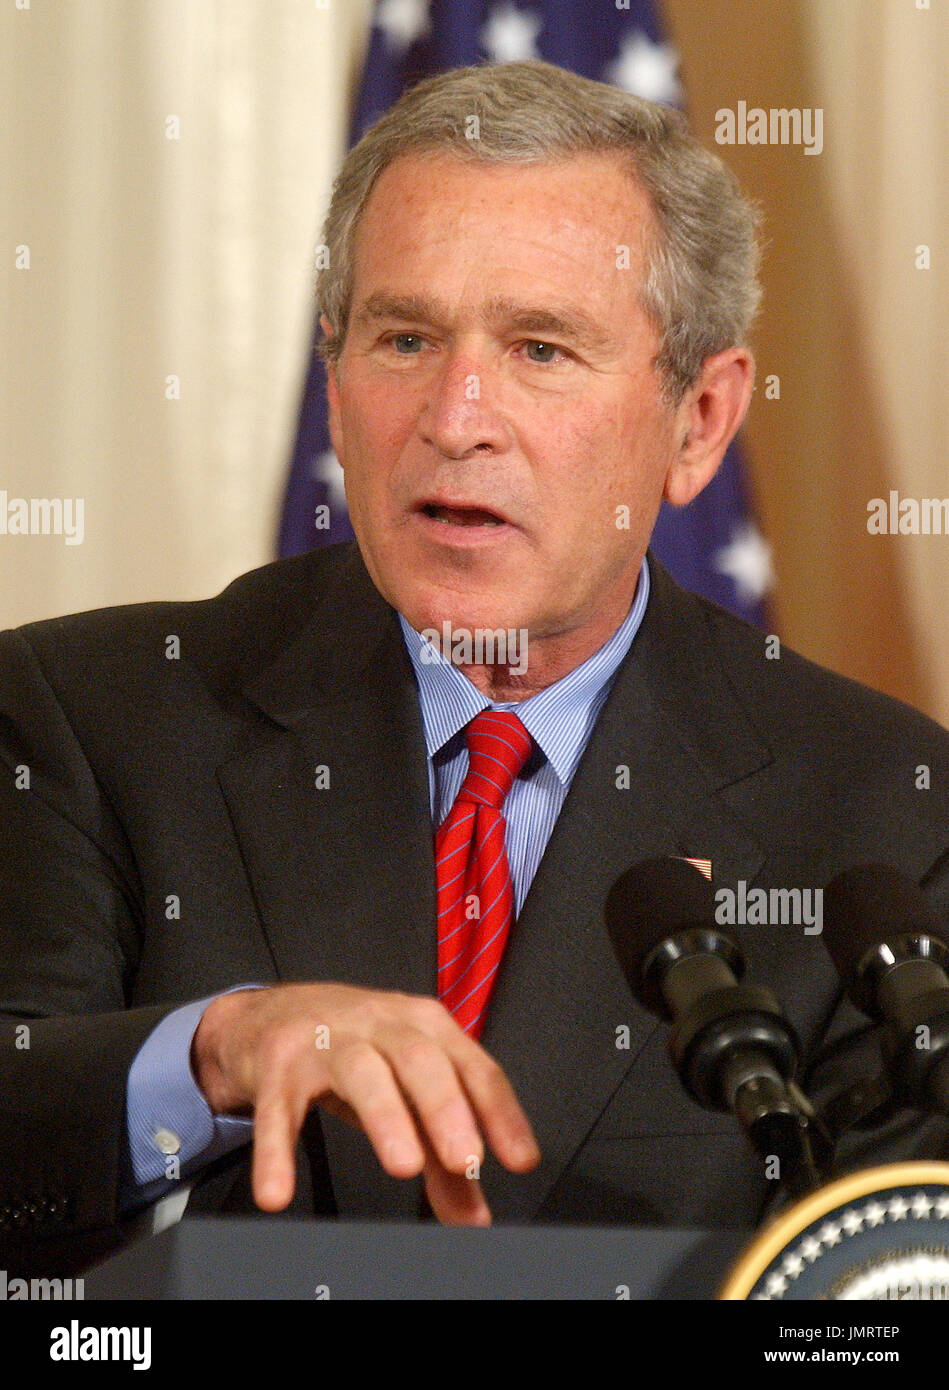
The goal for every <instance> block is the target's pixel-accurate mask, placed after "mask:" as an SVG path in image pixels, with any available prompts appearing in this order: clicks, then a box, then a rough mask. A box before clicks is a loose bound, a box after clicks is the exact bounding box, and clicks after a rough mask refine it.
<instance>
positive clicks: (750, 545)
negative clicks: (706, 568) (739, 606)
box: [714, 522, 774, 603]
mask: <svg viewBox="0 0 949 1390" xmlns="http://www.w3.org/2000/svg"><path fill="white" fill-rule="evenodd" d="M714 563H715V568H716V569H717V570H718V572H719V573H720V574H727V575H728V577H729V578H730V579H732V580H733V581H734V584H735V591H736V593H737V594H738V597H739V599H741V600H742V602H744V603H757V602H758V600H759V599H762V598H764V596H765V594H766V593H767V592H768V590H769V589H770V588H771V586H772V584H773V583H774V569H773V567H772V564H771V547H770V546H769V545H768V543H767V541H766V540H765V538H764V537H763V536H762V534H761V532H760V531H759V530H758V528H757V526H754V525H752V524H751V523H750V522H743V523H742V524H741V525H740V526H738V527H736V528H735V530H734V531H732V534H731V540H730V541H729V543H728V545H726V546H724V547H723V549H721V550H717V551H716V552H715V556H714Z"/></svg>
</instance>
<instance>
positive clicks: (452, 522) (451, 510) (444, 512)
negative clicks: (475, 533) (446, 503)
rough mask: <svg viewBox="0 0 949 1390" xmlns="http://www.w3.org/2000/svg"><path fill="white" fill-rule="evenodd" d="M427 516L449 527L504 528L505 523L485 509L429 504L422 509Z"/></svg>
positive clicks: (494, 513)
mask: <svg viewBox="0 0 949 1390" xmlns="http://www.w3.org/2000/svg"><path fill="white" fill-rule="evenodd" d="M421 510H422V512H423V513H424V514H425V516H429V517H431V518H432V520H433V521H442V522H444V523H445V524H446V525H448V526H504V525H505V521H504V518H503V517H502V516H498V514H497V512H491V511H488V510H487V509H486V508H484V507H440V506H436V504H435V503H434V502H427V503H426V504H425V505H424V506H423V507H422V508H421Z"/></svg>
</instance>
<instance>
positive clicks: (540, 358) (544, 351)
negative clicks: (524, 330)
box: [527, 338, 563, 362]
mask: <svg viewBox="0 0 949 1390" xmlns="http://www.w3.org/2000/svg"><path fill="white" fill-rule="evenodd" d="M535 348H536V349H537V351H536V352H533V351H532V350H533V349H535ZM562 351H563V349H562V348H559V347H557V346H556V344H555V343H544V342H541V341H540V339H538V338H535V339H533V340H532V341H531V342H529V343H528V344H527V353H528V356H529V357H530V360H531V361H532V362H552V361H553V360H554V356H553V355H554V353H555V352H562Z"/></svg>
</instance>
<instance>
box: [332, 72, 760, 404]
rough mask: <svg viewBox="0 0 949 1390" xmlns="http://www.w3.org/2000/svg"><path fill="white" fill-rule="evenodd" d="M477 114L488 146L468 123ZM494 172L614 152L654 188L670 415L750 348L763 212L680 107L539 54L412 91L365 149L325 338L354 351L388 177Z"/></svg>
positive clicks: (648, 295)
mask: <svg viewBox="0 0 949 1390" xmlns="http://www.w3.org/2000/svg"><path fill="white" fill-rule="evenodd" d="M472 116H477V118H478V132H477V133H478V138H477V139H472V138H470V127H469V126H468V125H467V123H468V122H470V120H471V117H472ZM432 153H447V154H451V155H454V156H456V157H457V158H459V159H467V160H471V161H473V162H476V163H481V164H538V163H545V162H551V161H555V160H562V159H565V158H569V157H571V156H574V155H579V154H584V153H596V154H612V155H616V156H618V157H619V158H620V159H622V160H623V161H624V163H625V164H626V165H627V167H628V169H629V172H630V174H631V175H632V176H633V177H634V178H635V179H636V180H637V181H638V182H639V184H640V185H641V186H642V187H643V188H644V189H645V190H646V192H647V193H648V195H649V197H650V200H651V204H652V210H653V215H654V217H653V220H654V226H653V227H652V228H650V229H649V231H648V233H647V244H646V265H645V274H644V276H643V283H642V285H641V286H640V302H641V303H642V307H643V309H644V310H645V311H646V313H647V314H648V315H649V317H650V318H651V320H652V321H653V322H654V323H655V325H656V327H657V329H658V330H659V333H660V336H661V347H660V351H659V354H658V356H657V358H656V363H655V365H656V368H657V370H658V371H659V373H660V376H661V380H662V393H663V396H664V399H665V400H666V403H667V405H668V406H669V407H670V408H671V407H674V406H675V405H677V404H678V403H679V401H680V400H681V399H682V396H683V393H684V392H685V390H686V388H687V387H688V386H690V385H691V384H692V382H694V381H695V379H696V378H697V376H698V374H699V372H700V370H701V367H702V363H703V362H704V361H705V359H706V357H709V356H710V355H711V354H712V353H715V352H721V351H723V350H724V349H725V348H728V347H733V346H736V345H737V344H740V343H742V342H743V341H744V338H745V335H746V333H747V332H748V329H749V327H750V325H751V322H752V320H753V319H754V316H755V313H756V312H757V309H758V304H759V301H760V297H761V289H760V286H759V284H758V279H757V272H758V262H759V249H758V245H757V240H756V230H757V227H758V222H759V214H758V212H757V209H756V208H755V207H754V206H753V205H752V204H751V203H750V202H749V201H748V200H747V199H746V198H744V197H743V196H742V194H741V191H740V190H739V188H738V183H737V180H736V179H735V177H734V175H733V174H732V173H731V172H730V171H729V170H728V169H727V168H726V167H725V165H724V164H723V163H722V162H721V160H720V159H718V158H717V156H715V155H713V154H711V153H709V152H708V151H707V150H705V149H703V148H702V146H701V145H700V144H699V143H698V141H697V140H696V139H695V138H694V137H693V136H692V135H691V134H690V133H689V131H688V127H687V124H686V121H685V118H684V117H683V116H682V115H681V114H680V113H679V112H678V111H674V110H672V109H670V108H669V107H666V106H660V105H657V104H655V103H654V102H650V101H644V100H643V99H642V98H641V97H636V96H631V95H630V94H629V93H627V92H622V91H620V90H618V89H617V88H615V87H610V86H608V85H606V84H605V83H603V82H592V81H590V80H589V79H588V78H585V77H578V76H577V75H576V74H574V73H571V72H567V71H565V70H564V69H563V68H558V67H554V66H553V65H552V64H550V63H544V62H540V61H539V60H531V61H529V62H518V63H496V64H482V65H479V66H473V67H466V68H455V69H452V70H451V71H448V72H445V73H440V74H439V75H438V76H436V77H431V78H428V79H426V80H425V81H423V82H420V83H419V84H418V85H417V86H416V87H413V88H411V89H410V90H409V91H407V92H406V93H405V94H404V95H403V96H402V97H401V98H400V99H399V101H398V102H396V104H395V106H393V107H392V108H391V109H390V110H389V111H387V112H386V113H385V115H383V116H382V117H381V119H380V120H378V121H377V122H376V124H375V125H373V126H372V127H371V128H370V129H369V130H368V131H367V132H366V133H365V135H363V137H362V139H361V140H360V141H359V142H358V143H357V144H356V145H354V147H353V148H352V149H351V150H350V152H349V154H348V155H347V157H346V160H345V162H344V164H343V167H342V169H341V170H340V173H339V175H338V177H337V179H336V181H335V183H334V185H333V196H332V201H331V203H330V208H329V212H328V213H327V216H326V221H325V223H324V226H323V233H322V242H323V245H324V246H325V247H326V250H327V256H326V261H327V263H326V265H325V267H324V268H323V269H321V270H320V271H319V274H318V278H317V303H318V305H319V307H320V310H321V311H322V313H324V314H325V315H326V317H327V319H328V320H329V322H330V324H331V325H332V327H333V336H332V337H331V338H329V339H327V340H325V341H324V342H322V343H320V344H319V348H318V350H319V352H320V353H321V355H322V356H323V358H324V360H325V361H326V362H328V363H332V362H335V361H337V360H338V359H339V356H340V354H341V352H342V350H343V345H344V341H345V337H346V331H347V327H348V322H349V313H350V309H351V306H352V290H353V266H354V248H355V237H356V230H357V227H358V225H359V220H360V217H361V216H362V213H363V211H364V209H365V206H366V203H367V201H368V199H369V195H370V193H371V192H372V189H373V187H374V185H375V182H376V180H377V179H378V177H379V175H380V174H381V173H382V171H383V170H384V169H385V168H386V167H387V166H388V165H389V164H391V163H392V162H393V161H394V160H395V159H397V158H398V157H400V156H402V155H409V154H432Z"/></svg>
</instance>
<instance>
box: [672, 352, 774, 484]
mask: <svg viewBox="0 0 949 1390" xmlns="http://www.w3.org/2000/svg"><path fill="white" fill-rule="evenodd" d="M754 384H755V360H754V358H753V357H752V355H751V353H750V352H749V351H748V349H747V348H744V347H733V348H726V349H725V351H724V352H717V353H715V355H714V356H713V357H707V358H706V359H705V361H704V362H703V363H702V370H701V372H700V373H699V376H698V377H697V379H696V380H695V381H694V382H693V383H692V385H691V386H690V387H689V388H688V389H687V391H686V393H685V395H684V396H683V398H682V400H681V401H680V403H679V405H678V407H677V409H676V419H675V423H674V429H675V431H676V438H677V440H678V451H677V453H676V456H675V459H674V460H673V462H672V465H671V467H670V468H669V471H668V473H667V474H666V482H665V487H664V489H663V495H664V497H665V498H666V501H667V502H671V503H672V505H673V506H674V507H684V506H685V505H686V503H687V502H691V501H692V499H693V497H697V496H698V495H699V493H700V492H701V491H702V489H703V488H704V487H705V486H707V484H708V483H710V482H711V481H712V479H713V478H714V476H715V474H716V473H717V472H718V467H719V464H720V463H721V461H722V459H723V458H724V457H725V450H726V449H727V448H728V446H729V444H730V443H731V442H732V440H733V439H734V437H735V435H736V434H737V433H738V430H739V427H740V426H741V422H742V420H743V419H744V418H745V412H746V411H747V409H748V405H749V402H750V401H751V393H752V391H753V390H754Z"/></svg>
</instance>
